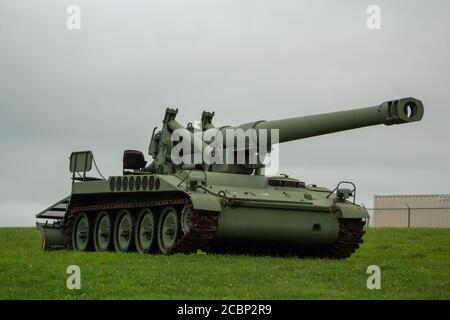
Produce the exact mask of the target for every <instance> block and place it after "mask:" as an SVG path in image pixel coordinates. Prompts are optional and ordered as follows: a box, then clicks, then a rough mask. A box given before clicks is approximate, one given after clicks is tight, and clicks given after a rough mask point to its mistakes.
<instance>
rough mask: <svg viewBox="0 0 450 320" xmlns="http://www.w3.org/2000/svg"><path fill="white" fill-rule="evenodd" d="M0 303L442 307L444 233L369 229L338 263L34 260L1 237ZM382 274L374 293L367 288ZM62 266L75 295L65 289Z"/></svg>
mask: <svg viewBox="0 0 450 320" xmlns="http://www.w3.org/2000/svg"><path fill="white" fill-rule="evenodd" d="M0 243H1V245H0V298H1V299H449V298H450V230H449V229H409V230H408V229H369V230H368V232H367V235H366V237H365V243H364V244H363V245H362V247H361V249H360V250H359V251H358V252H357V253H356V254H355V255H353V256H352V257H351V258H350V259H347V260H344V261H332V260H318V259H298V258H276V257H249V256H216V255H211V256H210V255H206V254H196V255H175V256H161V255H159V256H150V255H142V254H137V253H129V254H119V253H94V252H92V253H79V252H73V251H52V252H45V253H41V252H40V251H39V246H40V233H39V232H38V231H37V230H36V229H33V228H3V229H0ZM373 264H375V265H378V266H379V267H380V268H381V289H380V290H376V289H375V290H369V289H367V287H366V281H367V277H368V276H369V275H368V274H367V273H366V270H367V267H368V266H369V265H373ZM69 265H78V266H79V267H80V268H81V290H69V289H67V287H66V280H67V277H68V274H66V269H67V267H68V266H69Z"/></svg>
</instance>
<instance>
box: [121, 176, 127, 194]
mask: <svg viewBox="0 0 450 320" xmlns="http://www.w3.org/2000/svg"><path fill="white" fill-rule="evenodd" d="M122 188H123V191H127V190H128V178H127V177H123V182H122Z"/></svg>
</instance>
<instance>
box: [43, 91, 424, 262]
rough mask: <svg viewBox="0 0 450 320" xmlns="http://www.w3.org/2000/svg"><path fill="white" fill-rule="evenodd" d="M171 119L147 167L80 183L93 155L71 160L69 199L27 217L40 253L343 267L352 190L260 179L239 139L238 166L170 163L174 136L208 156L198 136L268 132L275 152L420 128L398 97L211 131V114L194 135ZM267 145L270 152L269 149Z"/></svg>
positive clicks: (355, 230)
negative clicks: (219, 257)
mask: <svg viewBox="0 0 450 320" xmlns="http://www.w3.org/2000/svg"><path fill="white" fill-rule="evenodd" d="M177 112H178V110H174V109H170V108H168V109H167V110H166V113H165V117H164V119H163V123H162V128H161V130H159V131H156V129H157V128H155V129H154V130H153V135H152V138H151V142H150V147H149V154H150V155H151V156H152V157H153V161H152V162H151V164H150V165H148V166H147V165H146V161H145V159H144V156H143V154H142V153H141V152H139V151H134V150H127V151H125V152H124V157H123V172H122V174H121V175H115V176H110V177H109V178H108V179H104V178H95V177H89V176H87V172H89V171H90V170H91V169H92V164H94V165H95V167H96V164H95V160H94V158H93V155H92V153H91V152H90V151H83V152H74V153H72V155H71V157H70V171H71V173H72V174H73V175H72V192H71V195H70V196H68V197H66V198H64V199H62V200H61V201H59V202H57V203H55V204H54V205H52V206H50V207H49V208H48V209H46V210H44V211H42V212H41V213H39V214H38V215H37V216H36V217H37V218H38V219H40V221H43V219H45V220H46V221H45V222H38V223H37V226H38V228H39V229H41V231H42V234H43V249H55V248H66V249H73V250H79V251H88V250H89V251H92V250H95V251H108V250H115V251H119V252H125V251H138V252H142V253H155V254H157V253H163V254H174V253H194V252H197V250H202V251H204V252H207V253H231V254H270V255H298V256H316V257H325V258H334V259H342V258H347V257H349V256H350V255H351V254H352V253H353V252H355V250H356V249H357V248H358V247H359V246H360V244H361V243H362V241H363V235H364V224H365V219H366V218H368V217H369V215H368V212H367V210H366V209H365V208H364V207H361V206H359V205H357V204H356V203H355V193H356V187H355V185H354V184H353V183H351V182H346V181H343V182H340V183H338V184H337V185H336V187H335V188H333V189H327V188H324V187H318V186H316V185H313V184H310V185H306V184H305V183H304V182H302V181H299V180H297V179H294V178H291V177H288V176H287V175H281V176H266V175H264V166H265V164H264V163H262V162H261V161H259V162H257V163H250V162H249V161H248V159H249V153H251V152H254V150H253V151H251V150H250V147H249V143H248V140H246V141H247V142H246V143H245V144H244V145H243V147H242V146H241V147H242V148H240V149H243V150H244V152H246V153H245V157H244V159H245V160H244V161H241V163H231V164H230V163H228V162H227V164H222V163H206V162H201V163H194V164H189V163H187V164H186V163H175V162H174V161H173V153H172V151H173V149H174V148H175V147H176V145H177V142H176V141H173V133H174V132H175V131H178V132H179V131H181V132H182V133H184V134H185V135H187V136H188V137H191V138H192V141H190V142H189V143H190V144H191V145H192V146H193V148H194V149H193V151H192V154H194V153H195V152H198V151H199V150H200V151H202V150H204V149H205V148H208V143H206V142H205V141H203V140H202V139H201V138H200V136H199V135H198V134H197V133H198V131H204V132H206V131H208V130H211V129H215V130H216V131H217V132H221V133H222V132H225V130H229V129H242V130H246V129H253V130H254V131H255V132H260V131H261V132H262V131H263V130H269V131H270V132H272V131H273V130H277V134H278V140H279V143H283V142H288V141H292V140H298V139H303V138H308V137H312V136H317V135H323V134H329V133H334V132H339V131H344V130H350V129H356V128H360V127H366V126H373V125H378V124H385V125H393V124H402V123H409V122H414V121H419V120H421V118H422V116H423V112H424V111H423V104H422V102H421V101H420V100H417V99H414V98H404V99H398V100H393V101H387V102H384V103H382V104H380V105H378V106H373V107H366V108H360V109H352V110H346V111H340V112H332V113H325V114H318V115H311V116H305V117H296V118H290V119H284V120H277V121H255V122H252V123H246V124H243V125H240V126H239V127H228V126H225V127H220V128H216V127H215V126H214V125H213V124H212V118H213V116H214V113H210V112H203V114H202V118H201V127H200V128H199V129H196V128H194V127H193V125H192V124H188V126H187V127H184V126H182V125H181V124H179V123H178V122H177V121H176V120H175V117H176V114H177ZM267 145H268V148H269V151H268V153H270V150H271V149H270V148H271V144H270V142H267ZM224 148H225V150H227V152H228V153H226V154H228V155H229V154H233V153H236V152H238V151H239V150H238V149H239V148H237V147H235V146H232V147H230V146H227V145H225V147H224ZM249 150H250V151H249ZM258 151H259V150H258V149H257V150H256V152H258ZM192 154H187V155H186V154H184V156H188V157H191V156H192ZM211 154H214V152H212V153H211Z"/></svg>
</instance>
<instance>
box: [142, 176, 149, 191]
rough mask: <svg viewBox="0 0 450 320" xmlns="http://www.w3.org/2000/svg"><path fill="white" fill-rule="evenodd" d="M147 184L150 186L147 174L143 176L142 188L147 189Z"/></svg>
mask: <svg viewBox="0 0 450 320" xmlns="http://www.w3.org/2000/svg"><path fill="white" fill-rule="evenodd" d="M147 186H148V177H147V176H145V177H144V178H142V190H147Z"/></svg>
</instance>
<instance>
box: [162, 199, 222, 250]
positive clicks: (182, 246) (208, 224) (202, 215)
mask: <svg viewBox="0 0 450 320" xmlns="http://www.w3.org/2000/svg"><path fill="white" fill-rule="evenodd" d="M186 206H187V207H188V208H189V209H190V210H191V217H190V226H189V230H188V231H187V232H186V233H185V234H183V236H182V237H181V239H180V240H179V241H178V242H177V243H176V244H175V245H174V246H173V247H172V248H171V249H170V251H169V254H175V253H193V252H197V250H199V249H204V248H206V247H207V246H208V245H209V244H210V243H211V241H212V240H213V239H214V236H215V234H216V232H217V223H218V221H219V212H214V211H200V210H195V209H193V208H192V204H191V203H190V202H189V203H188V204H187V205H186Z"/></svg>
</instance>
